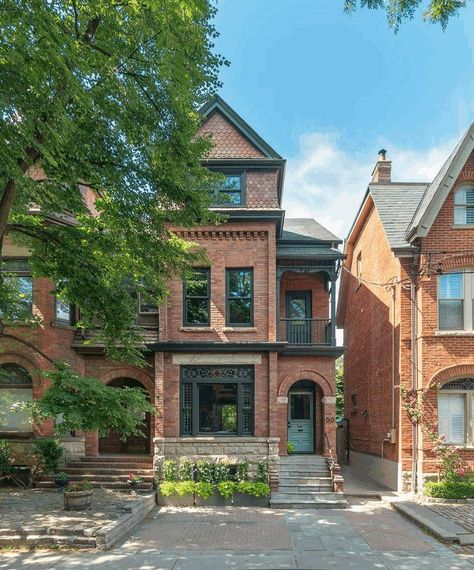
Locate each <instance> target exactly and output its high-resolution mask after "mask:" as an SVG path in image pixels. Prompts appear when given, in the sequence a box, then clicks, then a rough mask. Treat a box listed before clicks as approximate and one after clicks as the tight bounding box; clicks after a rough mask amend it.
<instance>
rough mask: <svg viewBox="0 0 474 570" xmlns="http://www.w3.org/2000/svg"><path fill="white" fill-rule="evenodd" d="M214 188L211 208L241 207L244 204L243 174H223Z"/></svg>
mask: <svg viewBox="0 0 474 570" xmlns="http://www.w3.org/2000/svg"><path fill="white" fill-rule="evenodd" d="M224 176H225V178H224V180H223V181H222V182H221V183H220V184H219V185H218V186H217V187H216V188H215V190H214V194H213V197H212V205H213V206H226V207H227V206H243V205H244V203H245V174H243V173H240V174H225V175H224Z"/></svg>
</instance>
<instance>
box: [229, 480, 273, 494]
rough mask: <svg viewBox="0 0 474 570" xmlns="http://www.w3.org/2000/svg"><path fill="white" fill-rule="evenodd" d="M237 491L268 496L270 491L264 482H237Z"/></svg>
mask: <svg viewBox="0 0 474 570" xmlns="http://www.w3.org/2000/svg"><path fill="white" fill-rule="evenodd" d="M237 491H238V492H239V493H244V494H245V495H251V496H252V497H269V496H270V493H271V491H270V486H269V485H267V484H266V483H249V482H243V483H237Z"/></svg>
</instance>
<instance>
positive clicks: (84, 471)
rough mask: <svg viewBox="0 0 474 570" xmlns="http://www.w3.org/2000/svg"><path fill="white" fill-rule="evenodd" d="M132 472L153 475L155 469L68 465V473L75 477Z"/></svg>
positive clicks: (126, 474)
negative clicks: (95, 467)
mask: <svg viewBox="0 0 474 570" xmlns="http://www.w3.org/2000/svg"><path fill="white" fill-rule="evenodd" d="M130 472H133V474H134V475H140V476H145V475H151V476H153V469H133V471H131V470H130V469H101V468H97V469H94V468H91V467H90V466H89V465H87V466H84V467H68V468H67V474H68V475H69V476H70V477H71V478H73V477H74V476H75V475H125V476H128V474H129V473H130Z"/></svg>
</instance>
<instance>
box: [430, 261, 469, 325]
mask: <svg viewBox="0 0 474 570" xmlns="http://www.w3.org/2000/svg"><path fill="white" fill-rule="evenodd" d="M473 298H474V270H472V269H465V270H462V271H457V272H455V273H445V274H444V275H440V276H439V277H438V325H439V329H440V330H458V331H461V330H473V323H474V320H473V308H474V303H473Z"/></svg>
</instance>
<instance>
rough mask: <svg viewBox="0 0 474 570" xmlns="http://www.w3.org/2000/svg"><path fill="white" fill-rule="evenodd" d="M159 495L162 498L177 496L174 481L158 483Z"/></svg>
mask: <svg viewBox="0 0 474 570" xmlns="http://www.w3.org/2000/svg"><path fill="white" fill-rule="evenodd" d="M160 493H161V494H162V495H163V497H170V496H171V495H177V491H176V483H175V482H174V481H164V482H163V483H160Z"/></svg>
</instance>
